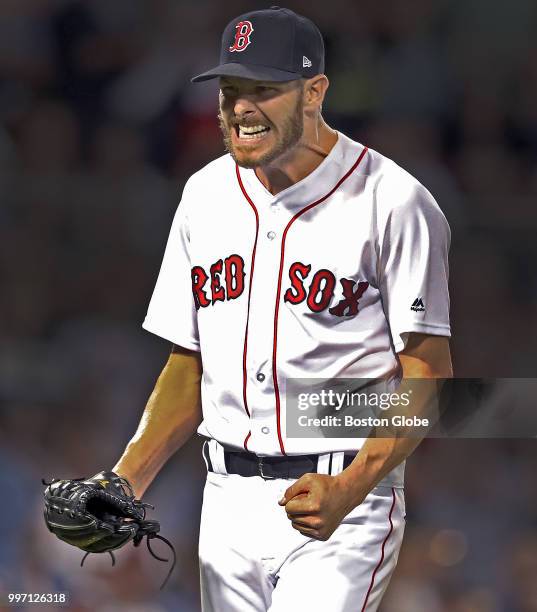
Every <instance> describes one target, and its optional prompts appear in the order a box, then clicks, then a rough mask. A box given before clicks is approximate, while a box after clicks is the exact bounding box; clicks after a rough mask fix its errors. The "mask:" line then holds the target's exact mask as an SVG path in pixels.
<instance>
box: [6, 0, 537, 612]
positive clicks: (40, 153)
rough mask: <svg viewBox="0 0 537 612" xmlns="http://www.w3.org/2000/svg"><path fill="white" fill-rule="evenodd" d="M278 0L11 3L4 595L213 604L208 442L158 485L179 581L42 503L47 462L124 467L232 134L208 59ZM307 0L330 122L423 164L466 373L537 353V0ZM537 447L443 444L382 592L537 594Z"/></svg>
mask: <svg viewBox="0 0 537 612" xmlns="http://www.w3.org/2000/svg"><path fill="white" fill-rule="evenodd" d="M266 6H267V4H266V3H260V2H257V1H251V2H246V1H244V0H228V1H227V2H225V3H220V2H215V1H213V2H209V1H208V0H196V1H194V0H114V1H113V2H110V1H108V0H83V1H82V0H2V1H1V2H0V287H1V299H0V402H1V405H0V491H2V493H3V499H2V502H1V503H0V595H1V597H2V598H3V599H2V600H1V601H0V607H2V605H3V604H5V598H6V594H7V593H9V592H45V593H46V592H58V591H65V592H68V593H69V597H70V608H69V609H72V610H98V611H99V612H107V611H108V610H128V611H129V612H130V611H133V610H143V611H144V612H151V611H153V610H154V611H155V612H161V611H167V610H174V611H177V610H180V611H184V612H191V611H192V612H194V611H197V610H199V603H198V597H199V595H198V588H199V587H198V568H197V556H196V554H197V553H196V547H197V536H198V525H199V507H200V503H201V496H202V487H203V482H204V466H203V463H202V460H201V457H200V454H199V448H200V444H199V441H198V440H193V441H192V442H191V443H189V444H188V445H187V446H186V447H185V448H184V449H182V450H181V451H180V452H179V453H178V454H177V456H176V457H175V458H174V459H173V460H172V461H171V462H170V463H169V465H168V466H166V468H165V469H164V471H163V472H162V474H161V475H160V477H159V478H158V479H157V481H156V482H155V484H154V485H153V486H152V487H151V488H150V489H149V491H148V493H147V496H146V497H147V500H148V501H151V502H152V503H154V504H155V505H156V506H157V510H158V512H157V513H156V514H157V515H158V516H159V518H161V521H162V533H163V534H164V535H165V536H166V537H168V538H169V539H170V540H172V542H173V543H174V544H175V545H176V547H177V550H178V556H179V561H178V568H177V569H176V571H175V572H174V574H173V577H172V579H171V582H170V584H169V586H168V588H167V589H166V590H165V591H163V592H162V593H159V592H158V590H157V589H158V584H160V582H161V580H162V579H163V577H164V575H165V574H166V571H167V566H166V565H165V564H163V563H159V562H158V561H156V560H154V559H153V558H152V557H150V556H149V554H148V553H147V551H145V550H144V549H143V548H140V549H134V548H133V547H131V546H128V547H126V548H125V549H123V550H122V551H120V552H119V554H118V563H117V565H116V567H114V568H112V567H109V566H110V565H111V564H110V559H109V557H108V556H107V555H102V556H90V557H89V558H88V559H87V560H86V563H85V566H84V568H80V567H78V566H79V561H80V558H81V556H82V554H81V553H79V551H77V550H75V549H71V548H70V547H68V546H65V545H62V544H61V543H60V542H58V541H57V540H56V539H55V538H54V537H53V536H52V535H51V534H49V533H48V532H47V531H46V529H45V527H44V523H43V521H42V519H41V512H42V510H41V506H42V500H41V490H42V487H41V484H40V479H41V478H42V477H46V478H49V477H51V476H56V477H77V476H84V475H86V476H89V475H92V474H94V473H95V472H97V471H99V470H101V469H109V468H111V466H112V465H113V464H114V463H115V461H116V459H117V458H118V456H119V454H120V453H121V451H122V449H123V448H124V445H125V443H126V442H127V441H128V439H129V437H130V435H131V434H132V433H133V431H134V429H135V427H136V425H137V422H138V419H139V417H140V414H141V412H142V410H143V407H144V404H145V400H146V398H147V396H148V394H149V393H150V391H151V389H152V387H153V384H154V382H155V379H156V377H157V376H158V373H159V371H160V369H161V368H162V366H163V364H164V362H165V360H166V358H167V354H168V352H169V348H170V347H169V345H167V343H166V342H164V341H161V340H159V339H157V338H154V337H151V336H150V335H149V334H147V333H146V332H143V331H142V330H141V328H140V325H141V322H142V320H143V317H144V315H145V309H146V307H147V304H148V301H149V298H150V295H151V292H152V289H153V285H154V282H155V279H156V275H157V273H158V269H159V266H160V261H161V257H162V254H163V249H164V246H165V242H166V238H167V234H168V230H169V226H170V222H171V219H172V216H173V214H174V211H175V208H176V206H177V203H178V201H179V198H180V194H181V189H182V187H183V185H184V182H185V181H186V179H187V178H188V176H189V175H190V174H191V173H192V172H193V171H195V170H197V169H199V168H200V167H201V166H203V165H204V164H205V163H206V162H207V161H209V160H211V159H213V158H214V157H216V156H219V155H221V154H223V152H224V149H223V145H222V141H221V136H220V133H219V129H218V126H217V121H216V112H217V91H218V89H217V87H218V85H217V83H215V82H208V83H206V84H199V85H192V84H190V82H189V78H190V76H192V75H194V74H197V73H199V72H201V71H202V70H204V69H206V68H208V67H211V66H212V65H213V64H214V63H215V62H216V59H217V56H218V52H219V44H220V34H221V31H222V29H223V27H224V26H225V24H226V23H227V22H228V21H229V19H231V18H232V17H233V16H235V15H238V14H240V13H241V12H244V11H246V10H251V9H253V8H265V7H266ZM286 6H288V7H289V8H292V9H294V10H296V11H297V12H301V13H303V14H305V15H308V16H309V17H311V18H312V19H313V20H314V21H315V22H316V23H317V24H318V25H319V27H320V29H321V30H322V32H323V34H324V37H325V42H326V51H327V74H328V76H329V79H330V82H331V86H330V90H329V93H328V97H327V100H326V102H325V104H324V115H325V118H326V120H327V121H328V123H329V124H330V125H332V126H333V127H335V128H337V129H339V130H341V131H343V132H344V133H346V134H347V135H349V136H350V137H352V138H354V139H356V140H358V141H360V142H363V143H364V144H367V145H368V146H370V147H372V148H374V149H377V150H379V151H380V152H382V153H384V154H385V155H388V156H389V157H392V158H393V159H394V160H395V161H397V162H398V163H399V164H400V165H402V166H403V167H404V168H406V169H407V170H409V171H410V172H412V173H413V174H414V175H415V176H417V177H418V178H419V179H420V180H421V181H422V182H423V183H424V184H425V185H426V186H427V187H428V188H429V190H430V191H431V192H432V193H433V194H434V196H435V197H436V199H437V201H438V202H439V204H440V206H441V208H442V209H443V210H444V212H445V214H446V216H447V218H448V220H449V222H450V225H451V230H452V248H451V259H450V262H451V278H450V283H451V313H452V331H453V339H452V351H453V360H454V368H455V373H456V375H457V376H460V377H463V376H487V377H495V376H498V377H508V376H511V377H533V376H535V369H536V359H535V347H536V346H537V324H536V317H535V306H536V302H537V277H536V275H535V266H534V263H535V261H536V256H537V242H536V241H535V239H534V237H535V232H536V229H537V206H535V204H536V203H537V4H536V3H535V1H534V0H511V1H510V2H509V4H508V8H507V3H506V2H499V3H491V2H488V1H486V0H433V1H431V0H413V1H412V2H402V1H400V0H384V1H383V2H378V1H376V0H360V1H356V0H331V2H330V3H329V6H328V5H327V3H326V2H321V1H320V0H319V1H313V2H311V1H309V2H306V1H305V0H289V2H288V3H287V4H286ZM535 458H536V449H535V445H534V443H533V441H532V440H479V441H478V440H442V441H440V440H427V441H426V442H424V443H423V444H422V446H421V447H420V448H419V449H418V451H416V453H415V455H414V456H413V457H412V458H411V460H410V461H409V462H408V468H407V510H408V515H407V521H408V523H407V534H406V539H405V542H404V545H403V549H402V553H401V556H400V562H399V566H398V569H397V571H396V574H395V575H394V578H393V580H392V583H391V585H390V588H389V591H388V595H387V596H386V599H385V602H384V604H383V607H382V611H383V612H530V611H536V610H537V582H536V581H535V576H536V575H537V531H536V527H537V525H536V519H537V486H536V484H535V479H534V469H533V466H534V465H535ZM223 528H225V526H223ZM155 548H158V545H156V546H155ZM158 550H160V549H158ZM162 554H164V555H166V552H165V548H163V549H162Z"/></svg>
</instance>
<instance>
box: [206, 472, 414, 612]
mask: <svg viewBox="0 0 537 612" xmlns="http://www.w3.org/2000/svg"><path fill="white" fill-rule="evenodd" d="M293 482H294V481H293V480H283V479H277V480H263V479H262V478H261V477H259V476H253V477H243V476H238V475H235V474H229V475H227V474H221V473H214V472H208V474H207V482H206V485H205V490H204V495H203V508H202V515H201V527H200V541H199V556H200V572H201V599H202V610H203V612H289V610H293V609H300V610H308V612H350V611H351V610H352V612H358V611H361V612H373V611H374V610H376V609H377V608H378V606H379V603H380V600H381V598H382V595H383V594H384V591H385V590H386V587H387V586H388V582H389V580H390V577H391V574H392V572H393V570H394V568H395V565H396V563H397V557H398V554H399V549H400V547H401V542H402V539H403V531H404V524H405V519H404V517H405V501H404V492H403V489H400V488H392V487H387V486H377V487H376V488H375V489H373V491H372V492H371V493H370V494H369V495H368V496H367V498H366V499H365V500H364V502H363V503H362V504H360V506H358V507H357V508H355V509H354V510H353V511H352V512H351V513H350V514H348V515H347V516H346V517H345V519H344V520H343V522H342V523H341V525H340V526H339V527H338V528H337V529H336V531H335V532H334V533H333V534H332V536H331V537H330V539H329V540H328V541H326V542H320V541H318V540H313V539H311V538H307V537H305V536H303V535H302V534H301V533H299V532H298V531H296V530H295V529H293V527H292V526H291V522H290V521H289V519H288V518H287V515H286V513H285V509H284V508H283V507H280V506H279V505H278V500H279V499H280V498H281V496H282V494H283V492H284V491H285V490H286V489H287V487H289V486H290V485H291V484H292V483H293Z"/></svg>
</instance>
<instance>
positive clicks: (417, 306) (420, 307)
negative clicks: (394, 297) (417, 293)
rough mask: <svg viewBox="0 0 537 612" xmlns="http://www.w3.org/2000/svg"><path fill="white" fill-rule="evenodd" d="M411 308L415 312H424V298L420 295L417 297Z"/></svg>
mask: <svg viewBox="0 0 537 612" xmlns="http://www.w3.org/2000/svg"><path fill="white" fill-rule="evenodd" d="M410 310H413V311H414V312H423V311H424V310H425V304H424V303H423V300H422V299H421V298H420V297H417V298H416V299H415V300H414V301H413V302H412V306H411V307H410Z"/></svg>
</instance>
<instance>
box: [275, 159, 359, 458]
mask: <svg viewBox="0 0 537 612" xmlns="http://www.w3.org/2000/svg"><path fill="white" fill-rule="evenodd" d="M366 153H367V147H364V150H363V151H362V152H361V153H360V155H359V157H358V159H357V160H356V161H355V162H354V164H353V165H352V166H351V169H350V170H349V171H348V172H347V173H346V174H344V175H343V176H342V177H341V178H340V179H339V181H338V182H337V183H336V185H335V186H334V187H333V188H332V189H331V190H330V191H329V192H328V193H327V194H326V195H324V196H323V197H322V198H320V199H318V200H315V202H312V203H311V204H308V205H307V206H305V207H304V208H302V210H299V211H298V212H297V213H296V215H294V216H293V218H292V219H291V220H290V221H289V223H288V224H287V227H286V228H285V230H284V232H283V235H282V249H281V256H280V271H279V274H278V290H277V292H276V309H275V312H274V345H273V350H272V378H273V380H274V393H275V395H276V421H277V426H278V440H279V442H280V450H281V451H282V454H283V455H286V454H287V453H286V452H285V447H284V445H283V440H282V432H281V426H280V389H279V387H278V373H277V370H276V351H277V347H278V313H279V309H280V295H281V290H282V273H283V262H284V255H285V238H286V237H287V232H288V231H289V228H290V227H291V225H293V223H294V222H295V221H296V220H297V219H298V218H299V217H301V216H302V215H303V214H304V213H306V212H308V211H309V210H311V209H312V208H313V207H314V206H317V205H318V204H321V202H324V201H325V200H327V199H328V198H329V197H330V196H331V195H332V194H333V193H334V192H335V191H336V190H337V189H339V187H340V186H341V185H342V183H344V182H345V181H346V180H347V179H348V178H349V176H350V175H351V174H352V173H353V172H354V171H355V170H356V168H358V166H359V165H360V162H361V161H362V159H363V158H364V155H365V154H366Z"/></svg>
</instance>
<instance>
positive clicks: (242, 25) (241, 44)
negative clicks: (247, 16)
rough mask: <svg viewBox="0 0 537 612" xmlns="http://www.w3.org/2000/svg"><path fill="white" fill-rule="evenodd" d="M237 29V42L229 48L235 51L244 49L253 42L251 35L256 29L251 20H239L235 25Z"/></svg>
mask: <svg viewBox="0 0 537 612" xmlns="http://www.w3.org/2000/svg"><path fill="white" fill-rule="evenodd" d="M235 29H236V30H237V31H236V32H235V42H234V43H233V44H232V45H231V47H230V48H229V50H230V51H231V52H233V51H237V52H240V51H244V50H245V49H246V47H247V46H248V45H249V44H250V43H251V42H252V41H251V40H250V36H251V34H252V32H253V31H254V26H253V25H252V22H251V21H239V23H238V24H237V25H236V26H235Z"/></svg>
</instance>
